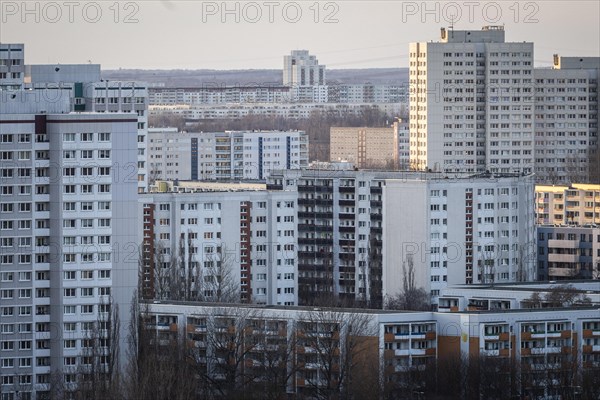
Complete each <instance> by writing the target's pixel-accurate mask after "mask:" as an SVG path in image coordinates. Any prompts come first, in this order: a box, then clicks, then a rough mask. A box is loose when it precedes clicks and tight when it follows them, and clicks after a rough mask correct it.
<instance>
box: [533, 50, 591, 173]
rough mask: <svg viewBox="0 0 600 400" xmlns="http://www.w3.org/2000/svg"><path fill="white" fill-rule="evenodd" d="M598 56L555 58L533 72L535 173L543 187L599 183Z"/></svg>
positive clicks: (556, 56)
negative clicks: (547, 185)
mask: <svg viewBox="0 0 600 400" xmlns="http://www.w3.org/2000/svg"><path fill="white" fill-rule="evenodd" d="M599 70H600V57H561V56H559V55H555V56H554V66H553V68H552V69H550V68H536V69H535V71H534V76H535V90H536V93H535V173H536V176H537V179H538V181H539V182H543V183H547V184H556V183H563V184H564V183H566V184H570V183H574V182H592V183H593V182H600V159H599V157H600V153H599V152H598V106H599V102H598V78H599V72H598V71H599Z"/></svg>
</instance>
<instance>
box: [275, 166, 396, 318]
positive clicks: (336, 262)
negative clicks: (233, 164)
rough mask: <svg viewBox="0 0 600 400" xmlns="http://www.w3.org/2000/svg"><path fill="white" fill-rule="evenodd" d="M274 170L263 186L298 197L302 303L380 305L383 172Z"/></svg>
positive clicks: (299, 270) (299, 277) (299, 265)
mask: <svg viewBox="0 0 600 400" xmlns="http://www.w3.org/2000/svg"><path fill="white" fill-rule="evenodd" d="M382 174H383V175H381V176H380V175H378V174H376V173H374V172H369V171H353V170H319V169H304V170H299V171H289V170H288V171H286V170H282V171H274V172H273V173H272V174H271V175H270V176H269V179H268V180H267V187H268V188H270V189H273V190H283V191H286V192H291V193H294V194H295V195H296V196H297V201H298V209H297V223H298V289H299V294H298V296H299V302H300V304H303V305H305V304H313V303H319V302H325V303H327V302H331V301H338V300H339V301H342V302H345V303H350V304H352V303H354V302H359V303H365V304H371V305H372V306H373V307H381V306H382V304H383V295H382V292H381V287H382V264H381V253H380V249H381V240H382V190H383V188H382V185H383V182H384V179H383V178H384V177H385V176H386V174H388V175H393V174H394V173H382Z"/></svg>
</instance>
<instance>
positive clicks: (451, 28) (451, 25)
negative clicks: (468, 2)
mask: <svg viewBox="0 0 600 400" xmlns="http://www.w3.org/2000/svg"><path fill="white" fill-rule="evenodd" d="M454 18H455V15H454V14H452V15H451V16H450V26H449V29H450V37H451V38H452V39H454Z"/></svg>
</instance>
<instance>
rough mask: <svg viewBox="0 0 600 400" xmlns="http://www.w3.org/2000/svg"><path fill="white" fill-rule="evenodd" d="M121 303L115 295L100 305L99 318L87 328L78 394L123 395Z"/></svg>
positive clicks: (81, 396) (81, 359)
mask: <svg viewBox="0 0 600 400" xmlns="http://www.w3.org/2000/svg"><path fill="white" fill-rule="evenodd" d="M119 321H120V319H119V306H118V305H117V304H114V302H113V300H112V297H110V296H109V297H108V299H102V300H101V301H100V302H99V304H98V318H97V320H96V321H95V322H94V323H93V326H92V329H90V330H88V331H86V334H85V337H84V339H83V340H82V350H81V353H80V356H79V360H80V365H79V367H78V382H77V397H78V398H81V399H90V400H94V399H98V400H102V399H106V398H113V399H117V398H119V397H120V396H121V388H120V385H121V382H120V374H119V366H118V354H119V330H120V322H119Z"/></svg>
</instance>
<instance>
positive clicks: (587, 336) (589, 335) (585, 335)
mask: <svg viewBox="0 0 600 400" xmlns="http://www.w3.org/2000/svg"><path fill="white" fill-rule="evenodd" d="M594 336H600V330H597V331H595V330H592V329H584V330H583V338H584V339H591V338H593V337H594Z"/></svg>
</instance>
